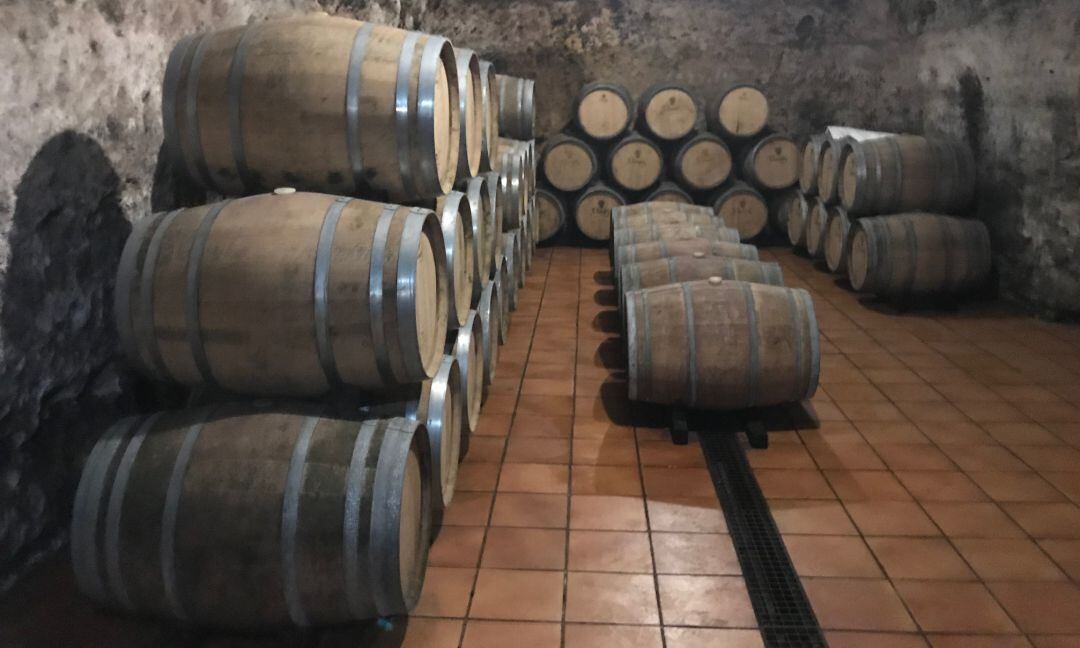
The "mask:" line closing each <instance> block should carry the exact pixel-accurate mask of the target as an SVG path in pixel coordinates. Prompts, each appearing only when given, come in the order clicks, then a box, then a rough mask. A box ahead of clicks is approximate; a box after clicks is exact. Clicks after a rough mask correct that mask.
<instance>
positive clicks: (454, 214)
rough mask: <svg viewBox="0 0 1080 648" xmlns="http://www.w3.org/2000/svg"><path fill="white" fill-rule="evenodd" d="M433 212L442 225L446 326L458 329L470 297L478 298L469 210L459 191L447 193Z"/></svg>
mask: <svg viewBox="0 0 1080 648" xmlns="http://www.w3.org/2000/svg"><path fill="white" fill-rule="evenodd" d="M435 213H437V214H438V215H439V224H440V225H442V233H443V242H444V248H443V249H444V250H445V251H446V277H447V281H446V295H447V302H449V304H450V308H449V317H448V318H447V325H448V326H449V327H450V328H458V327H459V326H461V325H462V324H464V323H465V318H466V317H467V316H468V314H469V309H471V308H472V305H473V294H474V291H475V294H476V296H477V297H479V296H480V276H479V273H478V272H477V268H476V261H477V259H476V249H475V241H474V240H473V223H472V207H471V206H470V205H469V200H468V198H466V197H465V194H463V193H461V192H460V191H451V192H450V193H448V194H446V195H445V196H442V197H440V198H439V199H438V200H437V201H436V202H435Z"/></svg>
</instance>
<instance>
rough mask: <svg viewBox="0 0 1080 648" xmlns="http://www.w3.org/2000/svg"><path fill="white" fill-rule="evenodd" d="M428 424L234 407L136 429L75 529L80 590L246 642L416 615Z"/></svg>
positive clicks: (424, 536) (158, 418) (77, 508)
mask: <svg viewBox="0 0 1080 648" xmlns="http://www.w3.org/2000/svg"><path fill="white" fill-rule="evenodd" d="M431 471H432V456H431V450H430V447H429V444H428V434H427V432H426V431H425V428H424V426H423V425H422V424H418V423H416V422H415V421H408V420H405V419H401V418H397V419H383V420H379V419H373V420H367V421H363V422H359V421H342V420H334V419H326V418H320V417H318V416H304V415H296V414H284V413H277V412H273V413H271V412H265V411H259V410H241V409H239V408H238V407H236V406H226V407H220V408H216V409H213V410H210V409H194V410H184V411H176V412H161V413H157V414H152V415H150V416H144V417H137V418H128V419H124V420H122V421H120V422H119V423H117V424H116V425H114V426H113V427H112V428H111V429H109V430H108V431H107V432H106V433H105V434H104V436H103V437H102V438H101V439H100V440H99V441H98V442H97V444H96V445H95V446H94V448H93V450H92V451H91V452H90V456H89V458H88V459H87V461H86V464H85V466H84V468H83V472H82V478H81V480H80V481H79V486H78V489H77V491H76V493H75V504H74V507H73V512H72V521H71V559H72V564H73V566H74V570H75V576H76V581H77V583H78V586H79V589H80V590H81V591H82V592H83V593H84V594H86V595H87V596H89V597H90V598H91V599H93V600H95V601H97V602H98V603H100V604H103V605H108V606H110V607H114V608H118V609H122V610H127V611H132V612H138V613H141V614H148V615H153V616H157V617H163V618H167V619H173V620H177V621H181V622H184V623H188V624H193V625H200V626H210V627H219V628H229V629H241V630H267V629H275V628H279V627H281V626H285V625H295V626H320V625H329V624H339V623H345V622H351V621H359V620H362V619H371V618H375V617H384V616H390V615H395V616H396V615H401V614H406V613H408V612H409V610H411V609H412V607H413V606H414V605H415V604H416V602H417V600H418V599H419V596H420V590H421V587H422V585H423V582H424V573H425V571H426V567H427V552H428V545H429V543H430V541H431V516H432V505H433V503H434V496H433V495H434V491H433V487H432V482H431Z"/></svg>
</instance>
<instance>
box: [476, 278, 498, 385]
mask: <svg viewBox="0 0 1080 648" xmlns="http://www.w3.org/2000/svg"><path fill="white" fill-rule="evenodd" d="M498 290H499V287H498V285H497V284H496V282H495V281H494V280H493V279H489V280H488V281H487V282H485V283H484V290H483V291H482V292H481V293H480V303H478V304H477V306H476V313H477V315H479V316H480V326H481V329H482V330H483V338H482V340H483V342H482V344H481V347H480V348H481V349H483V350H484V400H485V401H486V400H487V397H488V393H489V387H491V381H492V380H494V379H495V374H496V368H497V367H498V366H499V330H500V329H501V328H502V323H501V322H500V320H501V319H502V317H501V316H502V313H501V311H500V304H499V294H498Z"/></svg>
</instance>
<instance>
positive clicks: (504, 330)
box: [492, 242, 517, 344]
mask: <svg viewBox="0 0 1080 648" xmlns="http://www.w3.org/2000/svg"><path fill="white" fill-rule="evenodd" d="M503 245H505V242H504V243H503ZM492 281H493V282H494V283H495V290H494V291H493V293H492V294H493V296H494V297H495V298H496V299H497V300H498V301H497V303H496V304H495V306H497V307H498V309H499V344H506V342H507V341H508V340H509V339H510V337H509V333H510V304H511V302H513V301H514V299H513V297H512V296H511V294H510V293H512V292H514V291H515V290H516V288H517V282H515V281H514V280H513V279H512V278H511V277H510V267H509V266H508V265H507V263H506V255H505V254H501V255H499V271H498V272H497V273H496V274H495V276H494V277H493V278H492Z"/></svg>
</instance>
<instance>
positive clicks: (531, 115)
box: [495, 74, 536, 140]
mask: <svg viewBox="0 0 1080 648" xmlns="http://www.w3.org/2000/svg"><path fill="white" fill-rule="evenodd" d="M495 80H496V83H497V84H498V87H499V134H500V135H502V136H504V137H511V138H513V139H519V140H530V139H532V138H533V137H534V136H535V132H536V109H535V104H534V103H533V91H534V88H535V86H536V82H535V81H533V80H532V79H522V78H519V77H512V76H507V75H505V74H496V75H495Z"/></svg>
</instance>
